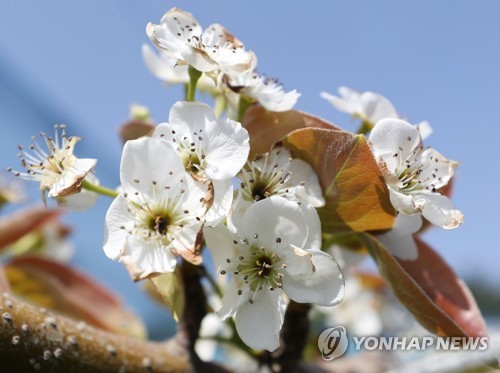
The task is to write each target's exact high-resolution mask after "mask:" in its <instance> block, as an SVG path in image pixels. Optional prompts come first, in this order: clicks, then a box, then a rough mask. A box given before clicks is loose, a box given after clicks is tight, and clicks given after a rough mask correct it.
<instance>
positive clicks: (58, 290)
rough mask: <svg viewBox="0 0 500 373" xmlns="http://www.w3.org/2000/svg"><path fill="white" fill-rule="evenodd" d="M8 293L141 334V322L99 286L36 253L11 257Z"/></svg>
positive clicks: (119, 330)
mask: <svg viewBox="0 0 500 373" xmlns="http://www.w3.org/2000/svg"><path fill="white" fill-rule="evenodd" d="M5 269H6V274H7V278H8V280H9V283H10V286H11V289H12V292H13V293H14V294H16V295H18V296H20V297H22V298H24V299H26V300H27V301H31V302H32V303H35V304H38V305H40V306H43V307H47V308H51V309H53V310H56V311H59V312H62V313H64V314H66V315H67V316H70V317H73V318H75V319H77V320H83V321H85V322H87V323H89V324H91V325H93V326H96V327H99V328H101V329H105V330H109V331H112V332H116V333H120V334H125V335H130V336H134V337H138V338H144V337H145V334H146V332H145V327H144V325H143V323H142V322H141V321H140V320H139V319H138V318H137V316H136V315H134V314H133V313H132V312H130V311H128V310H125V309H124V308H123V305H122V302H121V301H120V300H119V299H118V298H117V297H116V296H115V295H114V294H112V293H111V292H110V291H109V290H107V289H106V288H105V287H104V286H103V285H101V284H99V283H98V282H96V281H95V280H93V279H91V278H90V277H89V276H87V275H85V274H83V273H82V272H80V271H77V270H76V269H74V268H70V267H69V266H67V265H65V264H63V263H59V262H55V261H52V260H49V259H45V258H42V257H39V256H20V257H15V258H13V259H12V260H11V261H10V262H9V263H8V264H7V266H6V268H5Z"/></svg>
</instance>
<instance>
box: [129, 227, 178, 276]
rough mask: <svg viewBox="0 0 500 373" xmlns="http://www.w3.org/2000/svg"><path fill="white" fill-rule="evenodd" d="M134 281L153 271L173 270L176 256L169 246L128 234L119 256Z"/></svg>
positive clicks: (153, 272)
mask: <svg viewBox="0 0 500 373" xmlns="http://www.w3.org/2000/svg"><path fill="white" fill-rule="evenodd" d="M120 262H122V263H123V264H125V267H126V268H127V270H128V272H129V274H130V276H131V277H132V279H133V280H134V281H137V280H143V279H145V278H147V277H149V276H150V275H152V274H155V273H165V272H173V271H174V269H175V266H176V264H177V257H176V255H175V254H174V253H173V252H172V250H171V249H170V248H169V247H165V246H160V245H157V244H156V242H153V241H148V240H145V239H143V238H141V237H136V236H129V237H128V238H127V243H126V245H125V248H124V250H123V253H122V255H121V256H120Z"/></svg>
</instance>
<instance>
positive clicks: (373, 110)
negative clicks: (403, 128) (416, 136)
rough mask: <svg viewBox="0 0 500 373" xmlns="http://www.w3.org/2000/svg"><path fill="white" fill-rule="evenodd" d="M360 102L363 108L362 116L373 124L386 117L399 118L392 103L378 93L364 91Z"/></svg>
mask: <svg viewBox="0 0 500 373" xmlns="http://www.w3.org/2000/svg"><path fill="white" fill-rule="evenodd" d="M360 103H361V107H362V108H363V113H360V114H361V116H362V117H363V116H364V117H365V118H366V119H367V120H368V121H369V122H371V123H372V124H375V123H377V122H378V121H379V120H381V119H384V118H399V115H398V113H397V111H396V109H395V108H394V106H393V105H392V103H391V102H390V101H389V100H388V99H387V98H385V97H384V96H382V95H380V94H378V93H374V92H365V93H363V94H362V95H361V97H360Z"/></svg>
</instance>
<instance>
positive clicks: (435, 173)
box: [419, 148, 458, 189]
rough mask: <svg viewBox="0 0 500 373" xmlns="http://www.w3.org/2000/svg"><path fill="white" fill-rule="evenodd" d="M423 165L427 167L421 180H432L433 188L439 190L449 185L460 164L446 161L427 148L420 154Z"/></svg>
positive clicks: (437, 153)
mask: <svg viewBox="0 0 500 373" xmlns="http://www.w3.org/2000/svg"><path fill="white" fill-rule="evenodd" d="M420 159H421V161H422V164H424V165H426V166H427V167H425V168H424V169H423V171H422V173H421V174H420V176H419V178H420V180H426V179H427V180H431V181H430V182H431V183H432V185H431V186H432V187H434V188H435V189H439V188H441V187H443V186H445V185H447V184H448V182H449V181H450V179H451V178H452V177H453V174H454V173H455V169H456V168H457V167H458V162H455V161H451V160H449V159H446V158H445V157H444V156H443V155H441V154H440V153H439V152H438V151H436V150H434V149H432V148H427V149H425V150H423V151H422V153H421V154H420Z"/></svg>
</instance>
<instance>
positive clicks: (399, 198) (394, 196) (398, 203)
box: [389, 188, 421, 215]
mask: <svg viewBox="0 0 500 373" xmlns="http://www.w3.org/2000/svg"><path fill="white" fill-rule="evenodd" d="M389 198H390V200H391V203H392V205H393V206H394V208H395V209H396V211H399V212H401V213H403V214H406V215H413V214H416V213H418V212H420V209H421V204H419V205H416V203H415V201H414V199H413V197H412V196H411V195H407V194H404V193H400V192H397V191H395V190H394V189H393V188H389Z"/></svg>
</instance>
